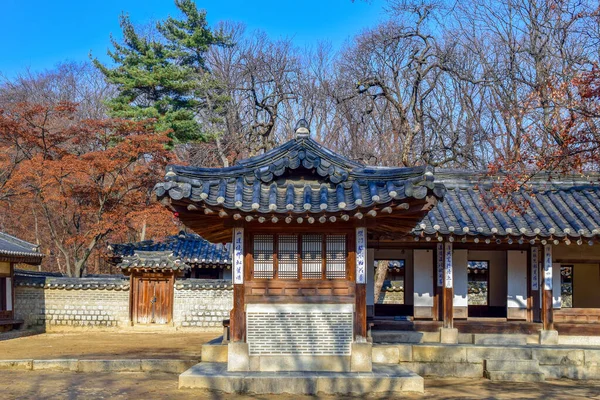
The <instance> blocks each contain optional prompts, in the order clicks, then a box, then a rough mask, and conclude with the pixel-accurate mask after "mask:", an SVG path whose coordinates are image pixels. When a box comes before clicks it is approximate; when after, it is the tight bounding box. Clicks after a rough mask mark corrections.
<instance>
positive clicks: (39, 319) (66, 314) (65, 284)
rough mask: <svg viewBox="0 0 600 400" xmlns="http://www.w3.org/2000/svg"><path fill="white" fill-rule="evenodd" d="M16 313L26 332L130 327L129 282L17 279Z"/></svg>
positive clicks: (85, 279)
mask: <svg viewBox="0 0 600 400" xmlns="http://www.w3.org/2000/svg"><path fill="white" fill-rule="evenodd" d="M15 299H16V300H15V313H16V317H17V318H18V319H22V320H24V321H25V327H26V328H36V327H37V328H44V329H46V330H64V329H70V328H119V327H124V326H127V325H128V324H129V281H127V280H123V279H107V278H104V279H97V278H81V279H71V278H46V279H41V280H40V279H37V280H36V279H31V278H22V277H17V281H16V289H15Z"/></svg>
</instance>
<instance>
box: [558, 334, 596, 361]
mask: <svg viewBox="0 0 600 400" xmlns="http://www.w3.org/2000/svg"><path fill="white" fill-rule="evenodd" d="M558 344H559V345H567V346H600V336H566V335H562V336H560V335H559V336H558ZM586 362H587V360H586Z"/></svg>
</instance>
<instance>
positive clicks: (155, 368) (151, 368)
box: [34, 359, 198, 374]
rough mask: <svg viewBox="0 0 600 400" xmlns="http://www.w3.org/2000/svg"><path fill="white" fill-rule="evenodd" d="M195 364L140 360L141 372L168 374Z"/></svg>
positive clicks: (182, 361)
mask: <svg viewBox="0 0 600 400" xmlns="http://www.w3.org/2000/svg"><path fill="white" fill-rule="evenodd" d="M196 364H198V360H164V359H145V360H142V361H141V367H142V372H166V373H170V374H180V373H182V372H184V371H186V370H187V369H189V368H190V367H191V366H193V365H196ZM34 367H35V366H34Z"/></svg>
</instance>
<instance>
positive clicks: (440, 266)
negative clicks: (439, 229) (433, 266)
mask: <svg viewBox="0 0 600 400" xmlns="http://www.w3.org/2000/svg"><path fill="white" fill-rule="evenodd" d="M437 285H438V287H441V286H444V245H443V244H442V243H438V244H437Z"/></svg>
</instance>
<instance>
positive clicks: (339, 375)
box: [179, 362, 424, 395]
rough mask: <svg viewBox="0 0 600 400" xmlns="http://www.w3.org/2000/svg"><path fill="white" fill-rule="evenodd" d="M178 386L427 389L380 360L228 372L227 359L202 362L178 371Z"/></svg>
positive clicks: (278, 390) (260, 390)
mask: <svg viewBox="0 0 600 400" xmlns="http://www.w3.org/2000/svg"><path fill="white" fill-rule="evenodd" d="M179 388H198V389H205V390H217V391H221V392H224V393H241V392H244V393H255V394H283V393H289V394H294V395H315V394H317V393H322V394H345V395H348V394H352V395H365V394H368V393H396V394H399V393H405V392H418V393H423V391H424V386H423V378H422V377H421V376H419V375H417V374H416V373H414V372H412V371H410V370H408V369H407V368H405V367H403V366H401V365H381V364H373V372H228V371H227V364H226V363H209V362H201V363H199V364H196V365H194V366H193V367H191V368H190V369H188V370H187V371H185V372H184V373H182V374H181V375H179Z"/></svg>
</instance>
